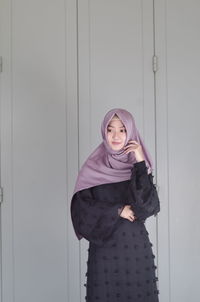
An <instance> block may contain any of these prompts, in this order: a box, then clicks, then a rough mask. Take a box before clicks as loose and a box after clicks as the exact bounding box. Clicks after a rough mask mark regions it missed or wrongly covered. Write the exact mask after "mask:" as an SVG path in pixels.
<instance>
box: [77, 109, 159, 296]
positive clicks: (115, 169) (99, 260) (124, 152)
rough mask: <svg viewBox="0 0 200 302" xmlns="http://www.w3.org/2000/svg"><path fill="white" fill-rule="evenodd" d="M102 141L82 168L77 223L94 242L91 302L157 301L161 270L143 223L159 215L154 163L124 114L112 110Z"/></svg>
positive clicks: (90, 263) (89, 279) (90, 267)
mask: <svg viewBox="0 0 200 302" xmlns="http://www.w3.org/2000/svg"><path fill="white" fill-rule="evenodd" d="M101 132H102V138H103V142H102V143H101V144H100V145H99V146H98V147H97V148H96V150H95V151H94V152H93V153H92V154H91V155H90V156H89V157H88V159H87V160H86V162H85V163H84V165H83V166H82V168H81V170H80V172H79V175H78V178H77V182H76V186H75V190H74V195H73V198H72V203H71V214H72V222H73V226H74V229H75V232H76V234H77V237H78V238H79V239H81V238H82V237H84V238H86V239H87V240H88V241H89V249H88V251H89V255H88V262H87V263H88V271H87V273H86V276H87V284H86V289H87V296H86V301H87V302H95V301H98V302H128V301H131V302H137V301H138V302H158V290H157V287H156V281H157V278H156V276H155V269H156V266H155V265H154V257H155V256H154V255H153V253H152V244H151V243H150V241H149V237H148V232H147V231H146V228H145V225H144V221H145V220H146V218H148V217H149V216H151V215H155V214H157V213H158V212H159V210H160V206H159V199H158V195H157V191H156V187H155V185H154V184H153V176H152V161H151V159H150V156H149V153H148V152H147V150H146V148H145V146H144V143H143V141H142V139H141V137H140V135H139V133H138V130H137V128H136V126H135V122H134V119H133V117H132V115H131V114H130V113H129V112H128V111H126V110H123V109H113V110H111V111H109V112H108V113H107V114H106V116H105V118H104V120H103V122H102V126H101Z"/></svg>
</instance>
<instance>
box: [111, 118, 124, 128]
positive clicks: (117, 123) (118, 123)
mask: <svg viewBox="0 0 200 302" xmlns="http://www.w3.org/2000/svg"><path fill="white" fill-rule="evenodd" d="M111 125H115V126H121V127H125V126H124V124H123V122H122V121H121V120H120V119H119V118H116V117H114V118H112V119H111V120H110V122H109V123H108V126H111Z"/></svg>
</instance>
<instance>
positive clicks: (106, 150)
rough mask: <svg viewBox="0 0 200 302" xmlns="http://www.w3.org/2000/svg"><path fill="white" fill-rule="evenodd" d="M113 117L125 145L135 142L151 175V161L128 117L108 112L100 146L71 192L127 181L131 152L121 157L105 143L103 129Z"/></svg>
mask: <svg viewBox="0 0 200 302" xmlns="http://www.w3.org/2000/svg"><path fill="white" fill-rule="evenodd" d="M115 115H117V116H118V117H119V119H120V120H121V121H122V123H123V124H124V126H125V128H126V141H125V145H126V144H127V143H128V142H129V141H130V140H135V141H137V142H138V143H139V144H140V145H141V147H142V150H143V154H144V158H145V163H146V166H147V168H148V172H149V173H151V172H152V160H151V157H150V154H149V152H148V151H147V149H146V147H145V145H144V142H143V140H142V138H141V136H140V134H139V132H138V130H137V128H136V125H135V121H134V118H133V116H132V115H131V113H129V112H128V111H126V110H124V109H119V108H117V109H112V110H110V111H109V112H108V113H107V114H106V115H105V117H104V120H103V122H102V124H101V134H102V139H103V141H102V143H101V144H100V145H99V146H98V147H97V148H96V149H95V150H94V151H93V152H92V154H91V155H90V156H89V157H88V158H87V160H86V161H85V163H84V164H83V166H82V168H81V170H80V172H79V175H78V178H77V181H76V185H75V189H74V194H75V193H76V192H78V191H81V190H84V189H87V188H90V187H94V186H98V185H102V184H108V183H115V182H120V181H125V180H129V179H130V177H131V173H132V171H131V170H132V169H133V168H134V163H136V162H137V161H136V158H135V155H134V152H130V153H128V154H123V151H124V150H123V149H121V150H117V151H115V150H113V149H112V148H111V147H110V145H109V143H108V141H107V127H108V124H109V122H110V121H111V119H112V118H113V117H114V116H115Z"/></svg>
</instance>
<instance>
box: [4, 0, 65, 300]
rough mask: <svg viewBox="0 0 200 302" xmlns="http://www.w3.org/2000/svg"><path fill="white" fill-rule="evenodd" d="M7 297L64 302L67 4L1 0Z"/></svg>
mask: <svg viewBox="0 0 200 302" xmlns="http://www.w3.org/2000/svg"><path fill="white" fill-rule="evenodd" d="M0 14H1V16H0V22H1V48H0V49H1V51H0V55H1V56H2V59H3V67H2V73H1V75H0V76H1V78H0V81H1V86H0V87H1V185H2V187H3V190H4V200H3V203H2V205H1V210H2V212H1V228H2V230H1V231H2V254H1V257H2V272H1V277H2V283H1V284H2V293H1V298H2V302H14V301H15V302H36V301H37V302H55V301H59V302H66V301H67V299H68V298H67V297H68V293H67V286H68V282H67V280H68V278H67V219H66V217H67V198H66V197H67V179H66V167H67V164H66V88H65V84H66V83H65V4H64V1H62V0H56V1H48V0H42V1H41V0H30V1H26V0H12V1H10V0H8V1H6V0H2V1H1V3H0Z"/></svg>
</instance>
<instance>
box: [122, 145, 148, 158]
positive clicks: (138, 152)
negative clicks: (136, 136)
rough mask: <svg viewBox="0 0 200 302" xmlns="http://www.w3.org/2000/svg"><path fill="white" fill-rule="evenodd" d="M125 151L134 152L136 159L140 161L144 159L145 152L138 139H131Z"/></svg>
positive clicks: (126, 152)
mask: <svg viewBox="0 0 200 302" xmlns="http://www.w3.org/2000/svg"><path fill="white" fill-rule="evenodd" d="M124 150H125V151H124V153H125V154H128V153H129V152H134V153H135V157H136V160H137V161H138V162H140V161H143V160H144V154H143V151H142V147H141V145H140V144H139V143H138V142H136V141H129V142H128V144H127V145H126V146H125V147H124Z"/></svg>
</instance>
